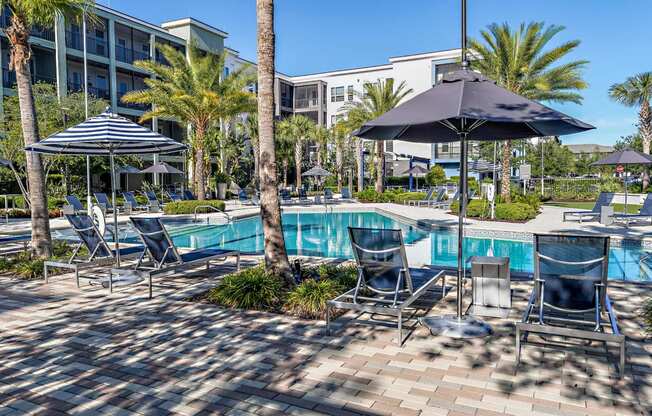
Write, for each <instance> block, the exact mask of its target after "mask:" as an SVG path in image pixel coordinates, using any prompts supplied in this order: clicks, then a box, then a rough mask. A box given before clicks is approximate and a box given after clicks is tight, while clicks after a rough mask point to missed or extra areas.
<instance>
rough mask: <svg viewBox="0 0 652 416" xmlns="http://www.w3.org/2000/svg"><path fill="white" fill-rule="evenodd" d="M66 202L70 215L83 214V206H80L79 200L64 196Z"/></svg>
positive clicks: (75, 197) (74, 196) (73, 196)
mask: <svg viewBox="0 0 652 416" xmlns="http://www.w3.org/2000/svg"><path fill="white" fill-rule="evenodd" d="M66 202H67V203H68V205H69V206H70V208H71V212H70V213H71V214H76V213H78V212H84V211H85V209H84V205H82V203H81V201H80V200H79V198H77V196H76V195H66Z"/></svg>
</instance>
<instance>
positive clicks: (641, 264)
mask: <svg viewBox="0 0 652 416" xmlns="http://www.w3.org/2000/svg"><path fill="white" fill-rule="evenodd" d="M349 226H352V227H369V228H400V229H401V230H403V239H404V240H405V244H406V252H407V256H408V260H409V261H410V265H411V266H421V265H426V264H429V265H436V266H446V267H456V266H457V232H456V231H455V230H448V229H439V230H436V231H425V230H423V229H420V228H417V227H415V226H412V225H409V224H406V223H403V222H400V221H398V220H396V219H393V218H390V217H388V216H385V215H381V214H379V213H376V212H330V213H324V212H316V213H307V212H301V213H287V212H286V213H283V228H284V234H285V243H286V247H287V249H288V253H289V254H291V255H302V256H317V257H337V258H351V257H352V252H351V244H350V243H349V236H348V232H347V227H349ZM168 228H169V231H170V235H171V237H172V239H173V241H174V243H175V244H176V245H177V246H179V247H185V248H193V249H195V248H207V247H212V248H224V249H237V250H240V251H241V252H242V253H247V254H260V253H262V251H263V231H262V224H261V221H260V218H259V217H250V218H245V219H240V220H236V221H234V222H232V223H230V224H228V225H210V224H208V225H207V224H202V225H199V224H188V223H171V224H168ZM133 241H134V242H135V240H133ZM464 241H465V243H464V252H465V254H466V256H474V255H487V254H491V253H493V255H495V256H506V257H510V268H511V270H512V271H514V272H524V273H531V272H532V243H531V242H529V241H515V240H507V239H497V238H488V237H467V238H465V240H464ZM648 254H650V253H649V252H647V251H645V250H644V249H643V248H642V247H641V246H640V245H636V244H625V245H623V246H613V247H612V248H611V252H610V257H609V277H610V278H612V279H622V280H637V281H641V280H646V281H647V280H652V272H650V269H652V259H650V262H649V263H650V264H649V268H648V260H647V256H648Z"/></svg>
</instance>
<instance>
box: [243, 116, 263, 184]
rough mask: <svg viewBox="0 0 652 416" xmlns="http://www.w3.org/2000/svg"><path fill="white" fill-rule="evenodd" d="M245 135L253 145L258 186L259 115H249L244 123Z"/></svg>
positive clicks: (255, 176) (255, 180)
mask: <svg viewBox="0 0 652 416" xmlns="http://www.w3.org/2000/svg"><path fill="white" fill-rule="evenodd" d="M243 127H244V130H245V135H246V136H247V137H248V138H249V142H250V143H251V151H252V152H253V154H254V183H256V184H258V171H259V170H258V163H259V160H260V143H259V142H258V114H257V113H255V112H254V113H249V114H248V115H247V118H246V119H245V121H244V123H243Z"/></svg>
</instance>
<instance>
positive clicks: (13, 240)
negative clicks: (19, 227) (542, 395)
mask: <svg viewBox="0 0 652 416" xmlns="http://www.w3.org/2000/svg"><path fill="white" fill-rule="evenodd" d="M31 241H32V236H31V235H30V234H23V235H6V236H2V237H0V247H5V246H9V247H7V248H5V249H2V250H0V254H1V255H3V256H6V255H9V254H14V253H20V252H23V251H27V249H28V248H29V243H30V242H31Z"/></svg>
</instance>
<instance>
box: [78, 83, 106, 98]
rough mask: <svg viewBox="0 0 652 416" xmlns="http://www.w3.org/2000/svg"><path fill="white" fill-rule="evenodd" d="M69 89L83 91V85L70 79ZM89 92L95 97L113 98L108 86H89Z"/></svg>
mask: <svg viewBox="0 0 652 416" xmlns="http://www.w3.org/2000/svg"><path fill="white" fill-rule="evenodd" d="M68 91H72V92H82V91H83V85H81V83H76V82H71V81H68ZM88 93H89V94H90V95H92V96H94V97H97V98H102V99H105V100H110V99H111V93H110V92H109V89H108V88H98V87H90V86H89V87H88Z"/></svg>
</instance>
